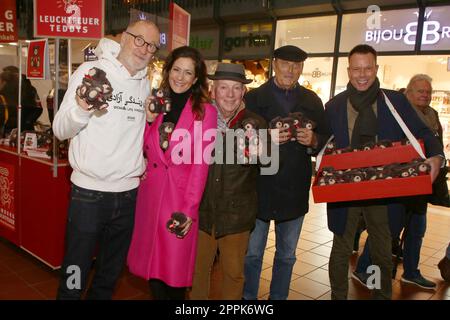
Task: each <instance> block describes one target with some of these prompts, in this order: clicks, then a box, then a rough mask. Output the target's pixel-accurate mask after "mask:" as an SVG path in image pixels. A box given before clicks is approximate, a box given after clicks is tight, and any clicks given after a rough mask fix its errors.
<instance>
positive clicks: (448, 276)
mask: <svg viewBox="0 0 450 320" xmlns="http://www.w3.org/2000/svg"><path fill="white" fill-rule="evenodd" d="M438 268H439V270H440V271H441V277H442V279H444V280H445V281H447V282H450V259H448V258H447V257H443V258H442V260H441V261H439V263H438Z"/></svg>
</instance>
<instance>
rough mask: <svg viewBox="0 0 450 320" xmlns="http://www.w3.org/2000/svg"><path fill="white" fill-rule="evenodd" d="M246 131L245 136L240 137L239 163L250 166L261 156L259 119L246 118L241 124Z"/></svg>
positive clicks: (238, 148) (238, 144) (238, 147)
mask: <svg viewBox="0 0 450 320" xmlns="http://www.w3.org/2000/svg"><path fill="white" fill-rule="evenodd" d="M240 126H241V128H242V129H243V130H244V132H243V135H241V136H238V143H237V153H238V158H239V163H243V164H248V163H251V162H254V161H252V160H253V159H256V158H257V157H258V155H259V154H260V147H261V145H260V139H259V135H258V129H259V128H260V123H259V121H258V119H255V118H246V119H244V120H242V122H241V124H240Z"/></svg>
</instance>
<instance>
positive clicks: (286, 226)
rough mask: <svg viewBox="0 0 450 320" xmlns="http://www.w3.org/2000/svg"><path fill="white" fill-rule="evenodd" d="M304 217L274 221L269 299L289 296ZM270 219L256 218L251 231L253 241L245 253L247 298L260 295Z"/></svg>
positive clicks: (245, 297) (281, 298) (245, 291)
mask: <svg viewBox="0 0 450 320" xmlns="http://www.w3.org/2000/svg"><path fill="white" fill-rule="evenodd" d="M303 218H304V216H301V217H299V218H297V219H293V220H288V221H283V222H275V248H276V251H275V257H274V261H273V269H272V281H271V283H270V299H272V300H286V299H287V297H288V295H289V285H290V282H291V277H292V268H293V267H294V264H295V261H296V260H297V259H296V257H295V251H296V249H297V243H298V239H299V237H300V231H301V229H302V224H303ZM269 225H270V222H266V221H263V220H260V219H256V225H255V229H253V231H252V233H251V234H250V240H249V244H248V249H247V255H246V256H245V271H244V275H245V284H244V296H243V298H244V299H246V300H256V299H257V298H258V289H259V279H260V276H261V268H262V262H263V256H264V251H265V248H266V243H267V236H268V233H269Z"/></svg>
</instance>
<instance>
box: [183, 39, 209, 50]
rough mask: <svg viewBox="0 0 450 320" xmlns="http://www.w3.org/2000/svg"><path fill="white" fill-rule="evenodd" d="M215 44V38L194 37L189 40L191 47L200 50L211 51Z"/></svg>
mask: <svg viewBox="0 0 450 320" xmlns="http://www.w3.org/2000/svg"><path fill="white" fill-rule="evenodd" d="M213 42H214V39H213V38H201V37H199V36H192V37H191V39H190V40H189V46H191V47H193V48H196V49H198V50H210V49H211V48H212V44H213Z"/></svg>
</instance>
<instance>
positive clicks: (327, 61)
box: [299, 57, 333, 104]
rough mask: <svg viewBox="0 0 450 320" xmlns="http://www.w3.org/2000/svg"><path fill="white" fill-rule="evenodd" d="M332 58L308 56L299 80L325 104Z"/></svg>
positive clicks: (327, 95)
mask: <svg viewBox="0 0 450 320" xmlns="http://www.w3.org/2000/svg"><path fill="white" fill-rule="evenodd" d="M332 68H333V58H331V57H325V58H308V59H307V60H306V61H305V65H304V67H303V73H302V75H301V76H300V79H299V82H300V84H301V85H303V86H304V87H305V88H308V89H310V90H312V91H314V92H315V93H316V94H317V95H318V96H319V97H320V99H321V100H322V102H323V103H324V104H325V103H326V102H327V101H328V100H329V98H330V90H331V89H330V88H331V71H332Z"/></svg>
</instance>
